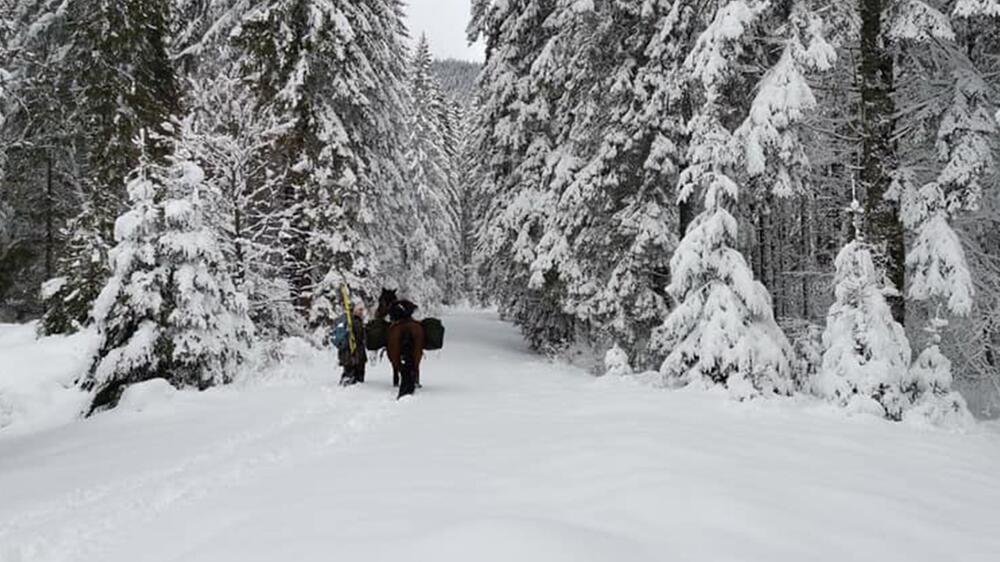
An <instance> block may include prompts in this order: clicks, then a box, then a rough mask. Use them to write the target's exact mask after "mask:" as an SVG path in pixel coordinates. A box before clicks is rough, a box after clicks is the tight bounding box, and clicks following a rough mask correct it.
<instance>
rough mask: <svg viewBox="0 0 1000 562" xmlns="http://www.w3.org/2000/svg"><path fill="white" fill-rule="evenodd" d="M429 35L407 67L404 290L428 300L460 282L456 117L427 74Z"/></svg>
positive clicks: (439, 299)
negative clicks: (407, 277)
mask: <svg viewBox="0 0 1000 562" xmlns="http://www.w3.org/2000/svg"><path fill="white" fill-rule="evenodd" d="M431 62H432V61H431V55H430V48H429V46H428V44H427V38H426V37H421V39H420V40H419V42H418V43H417V47H416V50H415V52H414V54H413V59H412V63H411V69H410V95H411V101H412V104H413V106H412V107H413V109H412V113H411V117H410V120H409V125H408V126H409V135H410V136H409V139H408V141H407V153H406V162H407V180H408V182H409V183H410V184H411V189H413V190H415V193H414V196H415V200H414V204H415V206H416V209H417V211H418V212H417V213H415V214H414V216H413V218H414V219H415V220H414V221H413V224H412V226H411V232H412V235H411V236H410V239H409V240H407V241H406V246H405V247H406V254H405V259H406V266H407V269H408V270H409V271H411V272H412V273H411V276H412V278H413V279H412V280H411V281H409V282H408V283H407V287H405V289H407V292H408V293H409V294H411V295H413V296H414V297H419V298H422V299H425V300H429V301H431V302H442V301H445V300H448V299H449V298H453V297H454V295H455V293H456V291H457V290H458V289H459V285H458V284H456V283H455V281H456V279H457V278H458V274H459V265H458V264H457V262H456V260H458V259H459V258H460V253H459V248H458V243H459V241H460V235H459V216H458V213H457V211H458V195H457V188H456V179H457V178H456V172H455V169H456V164H457V163H456V158H457V156H458V155H457V152H456V148H455V146H454V143H455V134H456V132H455V130H454V128H455V126H456V125H455V123H453V121H452V120H453V117H454V116H453V114H452V111H451V107H450V106H449V104H447V103H446V102H445V100H444V96H443V95H442V94H441V91H440V87H439V86H438V84H437V82H436V80H435V79H434V77H433V76H432V74H431Z"/></svg>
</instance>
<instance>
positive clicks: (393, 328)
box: [386, 301, 424, 398]
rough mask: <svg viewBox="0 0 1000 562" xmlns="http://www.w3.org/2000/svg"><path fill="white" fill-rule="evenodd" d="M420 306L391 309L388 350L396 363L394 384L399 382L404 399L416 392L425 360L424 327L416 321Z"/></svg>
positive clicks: (401, 303)
mask: <svg viewBox="0 0 1000 562" xmlns="http://www.w3.org/2000/svg"><path fill="white" fill-rule="evenodd" d="M416 308H417V307H416V305H414V304H413V303H410V302H409V301H398V302H397V303H394V304H393V305H392V307H391V308H390V309H389V318H390V319H391V320H392V324H391V325H390V326H389V336H388V339H387V341H386V350H387V352H388V355H389V361H390V362H391V363H392V377H393V380H394V381H395V380H397V379H398V380H399V396H398V397H397V398H402V397H404V396H408V395H410V394H413V393H414V392H415V391H416V388H417V384H418V382H419V380H420V361H421V360H422V359H423V357H424V327H423V326H422V325H421V324H420V323H419V322H417V321H416V320H414V319H413V311H414V310H415V309H416Z"/></svg>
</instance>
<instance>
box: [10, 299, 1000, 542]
mask: <svg viewBox="0 0 1000 562" xmlns="http://www.w3.org/2000/svg"><path fill="white" fill-rule="evenodd" d="M445 322H446V324H447V325H448V326H449V337H450V340H449V342H448V346H447V347H446V349H445V351H444V352H442V353H440V354H436V355H434V356H431V357H430V358H429V359H428V362H427V363H426V365H425V368H424V376H423V379H424V380H423V382H424V384H425V387H426V388H425V390H424V391H423V392H421V393H419V394H418V395H417V396H416V397H415V398H412V399H406V400H404V401H403V402H401V403H396V402H395V401H394V400H393V398H394V393H393V391H392V389H391V386H390V382H389V372H388V369H389V368H388V365H387V364H386V363H385V362H384V361H383V362H380V363H378V364H375V365H372V366H371V370H370V374H369V377H368V378H369V382H368V383H367V384H365V385H363V386H360V387H353V388H348V389H342V388H340V387H337V386H336V384H335V383H336V379H337V371H336V367H335V366H334V361H333V358H332V356H331V355H328V354H325V353H316V352H310V351H308V350H307V349H306V348H305V347H303V348H302V349H301V350H300V352H299V353H298V355H297V356H293V357H292V358H291V359H290V360H289V361H288V362H286V363H285V364H283V365H282V366H281V367H280V368H279V369H278V370H277V371H275V372H272V373H270V376H268V377H266V378H263V379H261V380H256V381H253V382H246V381H245V382H244V383H243V384H237V385H234V386H229V387H223V388H219V389H213V390H210V391H207V392H205V393H193V392H181V393H176V394H170V395H167V394H165V393H159V394H158V393H157V392H156V391H155V387H154V389H152V391H150V389H149V387H148V385H146V386H145V387H139V388H140V389H146V396H142V395H141V393H140V394H139V395H137V396H133V397H132V398H131V399H130V398H129V397H128V396H127V397H126V399H125V400H124V401H123V404H122V405H121V407H120V408H118V409H117V410H115V411H113V412H111V413H105V414H101V415H98V416H96V417H94V418H91V419H89V420H86V421H83V422H78V423H72V424H65V425H59V426H55V427H52V423H53V420H55V419H57V416H56V417H51V416H50V418H49V419H48V420H47V425H48V427H47V428H46V427H45V426H31V424H25V425H22V426H18V425H15V426H12V427H11V428H9V429H8V430H5V431H2V432H0V497H2V498H3V501H2V502H0V560H3V562H28V561H30V562H36V561H49V560H52V561H57V560H58V561H63V560H73V561H81V562H82V561H88V560H101V561H102V562H116V561H135V560H142V561H143V562H157V561H167V560H185V561H199V560H203V561H211V562H226V561H229V560H233V561H240V562H250V561H257V560H260V561H273V560H278V559H286V560H300V561H306V560H352V561H365V560H432V559H433V560H435V561H450V560H461V561H467V560H478V561H490V560H504V561H509V560H520V561H522V562H527V561H531V560H542V561H546V562H555V561H564V560H565V561H570V560H572V561H574V562H576V561H587V560H628V561H642V560H660V561H666V560H713V561H717V560H767V561H770V562H773V561H781V560H796V561H798V560H811V561H816V560H831V561H842V560H879V561H883V562H884V561H892V560H907V561H919V560H928V561H929V560H935V561H939V560H963V561H976V560H982V561H987V560H990V561H992V560H995V557H996V553H997V552H1000V536H998V535H997V533H996V529H995V523H996V521H997V520H998V516H1000V507H998V506H1000V475H998V473H997V471H996V467H997V466H1000V434H998V433H997V432H996V431H995V429H993V428H991V427H990V426H989V425H981V426H978V427H977V428H975V429H973V430H971V431H969V432H966V433H949V432H944V431H940V430H933V429H924V428H920V427H914V426H912V425H909V424H892V423H888V422H885V421H882V420H879V419H876V418H874V417H869V416H855V417H851V418H848V419H847V420H846V421H845V419H844V415H845V414H844V413H843V411H842V410H838V409H835V408H833V407H832V406H826V405H816V404H815V403H812V402H805V401H797V400H792V399H789V400H771V401H767V400H759V401H755V402H752V403H749V404H741V403H735V402H732V401H730V400H729V399H728V398H725V397H722V396H716V395H713V394H706V393H701V392H695V391H691V390H687V391H677V392H672V391H651V389H649V388H648V387H646V386H644V385H641V384H638V383H637V382H632V381H626V380H621V379H617V378H611V377H604V378H601V379H594V378H592V377H590V376H588V375H586V374H585V373H583V372H581V371H579V370H577V369H575V368H572V367H568V366H561V365H556V364H552V363H550V362H548V361H545V360H544V359H542V358H540V357H538V356H535V355H533V354H531V353H530V352H528V351H527V350H526V348H525V345H524V344H523V343H522V341H521V338H520V336H519V335H518V334H517V332H516V330H514V329H513V328H511V327H509V326H507V325H505V324H503V323H501V322H499V321H498V320H497V319H496V318H495V316H494V315H493V314H490V313H482V312H454V313H452V314H450V315H449V316H448V317H446V319H445ZM53 341H55V342H61V343H60V344H59V345H63V346H64V348H65V349H64V350H63V351H62V352H58V351H57V350H49V349H46V351H45V352H44V353H42V354H36V355H34V356H28V355H27V354H28V353H30V352H31V350H32V349H36V348H38V347H39V346H38V345H36V346H34V347H32V346H30V345H28V344H27V343H26V342H23V341H21V342H20V343H19V340H18V339H17V337H16V334H15V333H14V331H12V330H10V329H5V330H0V364H2V365H4V366H5V371H4V373H3V375H2V376H0V379H3V380H10V379H9V378H8V377H11V376H17V375H18V374H19V373H20V374H24V373H25V372H27V371H20V372H17V371H16V370H17V369H25V368H30V369H47V368H48V369H56V368H57V367H58V365H56V363H59V364H61V365H63V366H68V365H71V364H72V357H71V356H72V355H73V350H74V349H76V350H78V352H80V350H82V352H80V353H81V356H83V354H85V352H86V349H87V345H86V342H82V341H76V340H73V339H70V340H53ZM50 344H51V342H49V341H47V342H46V343H45V344H43V345H46V346H47V345H50ZM12 350H16V356H15V351H12ZM44 356H48V357H51V362H50V364H48V365H46V361H43V360H42V359H41V357H44ZM8 365H14V366H15V371H16V372H14V373H13V374H9V373H10V371H9V370H7V366H8ZM0 382H2V381H0ZM72 392H76V391H72ZM70 402H71V400H69V399H67V404H69V403H70ZM81 403H82V402H81Z"/></svg>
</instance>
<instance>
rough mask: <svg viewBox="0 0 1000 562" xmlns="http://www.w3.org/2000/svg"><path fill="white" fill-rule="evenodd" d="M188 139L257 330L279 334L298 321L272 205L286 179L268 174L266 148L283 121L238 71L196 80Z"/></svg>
mask: <svg viewBox="0 0 1000 562" xmlns="http://www.w3.org/2000/svg"><path fill="white" fill-rule="evenodd" d="M188 105H189V111H190V122H191V130H190V132H189V136H190V139H189V140H188V141H187V143H186V144H187V146H189V147H190V150H191V152H192V156H193V158H194V160H195V162H197V163H198V165H199V166H201V167H202V169H203V170H204V171H205V174H206V178H205V183H206V184H207V189H206V191H205V197H204V198H205V204H206V205H207V206H208V207H209V208H210V209H211V211H212V212H211V213H210V216H209V220H210V221H211V224H212V227H213V229H214V230H215V231H216V232H217V237H218V240H219V245H220V248H221V251H222V253H223V255H224V256H225V258H226V259H225V261H226V263H227V264H229V266H230V267H231V276H232V279H233V282H234V284H235V285H236V287H237V289H238V290H240V291H241V292H243V293H245V294H246V295H247V298H248V299H249V302H250V315H251V318H252V319H253V321H254V325H255V326H256V328H257V333H258V335H263V336H264V337H266V338H268V339H271V340H275V339H278V338H279V337H280V336H281V335H285V334H287V333H288V332H287V330H288V329H289V327H292V326H296V325H297V323H298V320H297V315H296V313H295V310H294V308H293V307H292V306H291V303H290V302H289V300H288V295H289V288H288V284H287V281H286V280H285V279H284V278H283V276H282V275H281V271H280V265H281V263H282V252H281V248H280V246H279V245H278V233H279V230H280V226H281V221H282V218H283V217H282V215H281V210H280V208H277V207H275V206H274V205H273V201H274V195H275V194H276V193H278V192H279V191H280V189H281V186H280V185H279V184H278V183H277V182H276V181H275V180H274V178H272V177H271V176H269V175H268V174H266V173H265V171H266V169H267V160H266V157H267V154H268V153H269V152H270V150H271V149H272V143H273V142H274V136H275V132H276V131H278V130H279V129H280V127H279V126H278V124H277V123H275V122H273V121H272V120H271V117H272V116H271V115H270V114H269V113H268V112H259V111H257V110H256V108H255V105H254V96H253V94H252V92H250V91H249V90H248V89H247V88H246V87H245V85H244V84H243V82H242V81H241V80H240V79H239V78H238V77H233V76H230V77H225V76H224V77H212V78H208V77H205V78H202V77H201V76H199V77H198V78H196V79H194V80H192V82H191V84H190V87H189V89H188Z"/></svg>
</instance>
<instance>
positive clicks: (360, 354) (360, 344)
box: [337, 303, 368, 386]
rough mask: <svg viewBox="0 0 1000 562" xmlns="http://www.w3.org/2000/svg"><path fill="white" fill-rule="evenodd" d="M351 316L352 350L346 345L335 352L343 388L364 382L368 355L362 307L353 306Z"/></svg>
mask: <svg viewBox="0 0 1000 562" xmlns="http://www.w3.org/2000/svg"><path fill="white" fill-rule="evenodd" d="M351 316H352V323H353V325H354V343H355V346H354V350H353V352H352V351H351V346H350V345H349V344H348V345H345V346H344V347H343V348H341V349H339V350H338V352H337V355H338V359H339V360H340V366H341V367H343V373H342V374H341V376H340V384H341V385H344V386H349V385H352V384H357V383H359V382H365V367H366V366H367V364H368V353H367V352H366V351H365V308H364V306H363V305H361V304H360V303H359V304H356V305H354V308H353V309H352V310H351Z"/></svg>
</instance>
